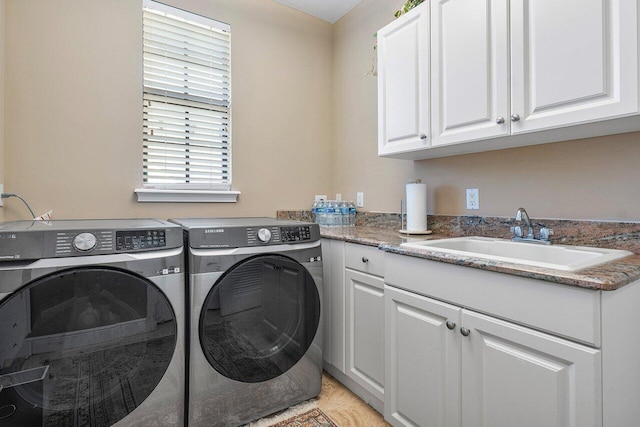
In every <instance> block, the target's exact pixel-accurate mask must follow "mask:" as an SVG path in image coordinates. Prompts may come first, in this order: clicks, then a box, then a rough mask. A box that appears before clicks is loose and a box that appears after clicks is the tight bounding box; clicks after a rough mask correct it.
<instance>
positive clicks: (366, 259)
mask: <svg viewBox="0 0 640 427" xmlns="http://www.w3.org/2000/svg"><path fill="white" fill-rule="evenodd" d="M362 262H364V263H365V264H366V263H368V262H369V258H367V257H364V256H363V257H362Z"/></svg>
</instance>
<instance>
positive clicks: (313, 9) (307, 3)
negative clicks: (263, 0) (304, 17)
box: [274, 0, 362, 24]
mask: <svg viewBox="0 0 640 427" xmlns="http://www.w3.org/2000/svg"><path fill="white" fill-rule="evenodd" d="M274 1H276V2H278V3H281V4H283V5H285V6H289V7H292V8H294V9H297V10H299V11H301V12H304V13H306V14H308V15H312V16H315V17H316V18H320V19H322V20H324V21H327V22H330V23H332V24H333V23H335V22H336V21H337V20H338V19H340V18H342V17H343V16H344V15H346V14H347V12H349V11H350V10H351V9H353V8H354V7H355V6H356V5H357V4H358V3H360V2H361V1H362V0H274Z"/></svg>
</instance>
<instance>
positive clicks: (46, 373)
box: [0, 267, 177, 426]
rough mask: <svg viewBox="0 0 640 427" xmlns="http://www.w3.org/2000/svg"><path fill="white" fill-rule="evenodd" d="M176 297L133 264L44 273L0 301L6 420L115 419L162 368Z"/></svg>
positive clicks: (97, 422) (1, 421)
mask: <svg viewBox="0 0 640 427" xmlns="http://www.w3.org/2000/svg"><path fill="white" fill-rule="evenodd" d="M176 333H177V326H176V319H175V314H174V312H173V310H172V308H171V305H170V304H169V301H168V300H167V298H166V297H165V295H164V294H163V293H162V291H161V290H160V289H159V288H158V287H156V286H155V285H154V284H153V283H151V282H150V281H149V280H147V279H145V278H143V277H141V276H138V275H136V274H133V273H130V272H127V271H125V270H120V269H113V268H102V267H86V268H73V269H69V270H63V271H59V272H56V273H53V274H50V275H47V276H43V277H41V278H39V279H36V280H34V281H33V282H31V283H29V284H27V285H26V286H24V287H23V288H21V289H20V290H19V291H17V292H15V293H13V294H11V295H10V296H9V297H7V298H6V299H4V300H2V301H1V302H0V337H2V339H1V340H0V390H1V391H0V425H3V426H14V425H15V426H26V425H47V426H49V425H51V426H78V425H86V426H89V425H91V426H109V425H112V424H114V423H116V422H118V421H119V420H121V419H123V418H125V417H126V416H127V414H129V413H130V412H131V411H133V410H134V409H135V408H136V407H137V406H139V405H140V404H141V403H142V402H143V401H144V400H145V399H146V398H147V397H148V396H149V395H150V394H151V392H152V391H153V389H154V388H155V387H156V385H157V384H158V383H159V382H160V380H161V378H162V377H163V375H164V373H165V371H166V370H167V367H168V366H169V362H170V361H171V358H172V357H173V353H174V350H175V346H176V338H177V337H176Z"/></svg>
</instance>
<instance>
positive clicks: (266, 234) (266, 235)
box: [258, 228, 271, 243]
mask: <svg viewBox="0 0 640 427" xmlns="http://www.w3.org/2000/svg"><path fill="white" fill-rule="evenodd" d="M258 239H259V240H260V241H261V242H262V243H268V242H269V240H271V231H269V230H268V229H266V228H261V229H260V230H258Z"/></svg>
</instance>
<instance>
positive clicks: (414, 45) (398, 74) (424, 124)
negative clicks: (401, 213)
mask: <svg viewBox="0 0 640 427" xmlns="http://www.w3.org/2000/svg"><path fill="white" fill-rule="evenodd" d="M377 37H378V105H379V108H378V135H379V137H378V154H379V155H386V154H393V153H399V152H406V151H413V150H420V149H424V148H426V147H427V146H428V145H427V144H428V140H427V138H428V135H429V133H430V132H429V55H428V54H426V55H425V52H428V51H429V8H428V4H424V3H423V5H422V6H421V7H417V8H415V9H413V10H411V11H410V12H409V13H406V14H404V15H402V16H401V17H400V18H398V19H397V20H395V21H393V22H392V23H391V24H389V25H387V26H386V27H384V28H383V29H382V30H380V31H378V35H377Z"/></svg>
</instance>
